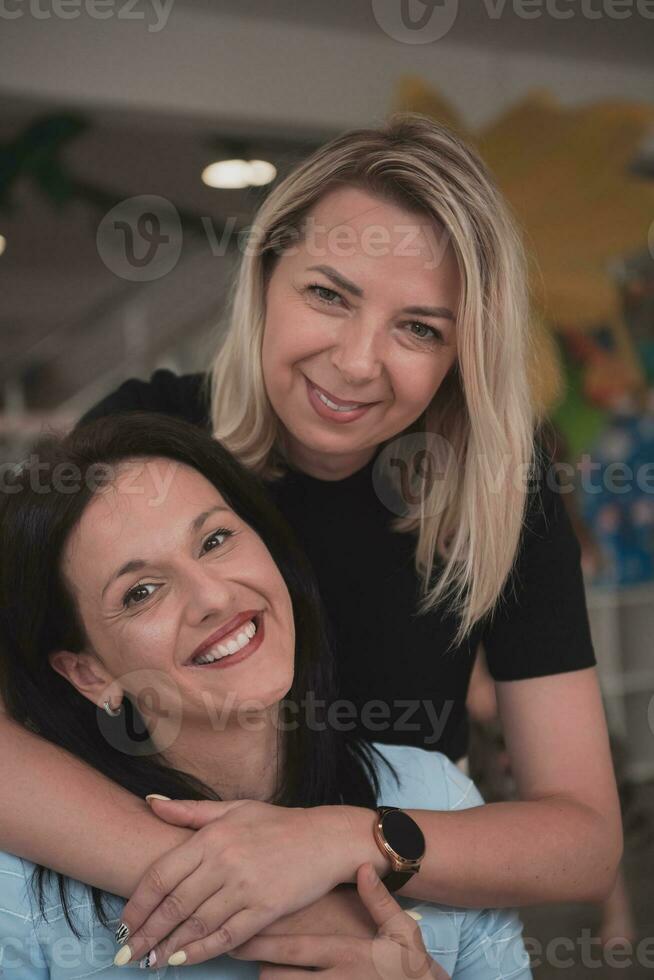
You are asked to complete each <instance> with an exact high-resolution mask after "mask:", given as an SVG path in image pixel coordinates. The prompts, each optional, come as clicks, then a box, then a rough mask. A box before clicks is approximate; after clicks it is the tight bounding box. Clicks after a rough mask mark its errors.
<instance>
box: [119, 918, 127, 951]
mask: <svg viewBox="0 0 654 980" xmlns="http://www.w3.org/2000/svg"><path fill="white" fill-rule="evenodd" d="M128 937H129V926H126V925H125V923H124V922H121V923H120V925H119V926H118V928H117V929H116V942H117V943H120V945H121V946H122V944H123V943H124V942H125V941H126V940H127V939H128Z"/></svg>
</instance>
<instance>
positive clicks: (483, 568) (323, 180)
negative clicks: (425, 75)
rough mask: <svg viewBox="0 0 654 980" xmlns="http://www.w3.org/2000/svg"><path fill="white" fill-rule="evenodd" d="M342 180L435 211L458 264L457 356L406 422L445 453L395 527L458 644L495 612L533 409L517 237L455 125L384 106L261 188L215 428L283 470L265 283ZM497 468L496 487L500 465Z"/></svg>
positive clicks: (428, 599) (222, 358) (522, 503)
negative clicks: (449, 616)
mask: <svg viewBox="0 0 654 980" xmlns="http://www.w3.org/2000/svg"><path fill="white" fill-rule="evenodd" d="M339 186H356V187H359V188H362V189H364V190H367V191H368V192H370V193H373V194H375V195H377V196H380V197H382V198H384V199H386V200H388V201H390V202H392V203H394V204H398V205H400V206H401V207H403V208H405V209H408V210H410V211H412V212H417V213H420V214H422V215H425V216H427V217H428V218H429V219H430V220H431V221H432V222H433V221H434V220H435V221H437V222H438V223H439V225H440V226H441V227H442V228H444V229H445V231H446V234H447V236H448V238H449V242H450V245H451V247H452V248H453V250H454V254H455V256H456V260H457V263H458V267H459V273H460V277H461V294H462V295H461V301H460V307H459V311H458V317H457V323H456V335H457V348H458V360H457V363H456V364H455V366H454V369H453V370H451V371H450V372H449V373H448V375H447V376H446V378H445V379H444V380H443V382H442V383H441V385H440V387H439V388H438V390H437V391H436V393H435V395H434V398H433V400H432V402H431V403H430V405H429V406H428V408H427V409H426V411H425V412H424V414H423V415H422V416H421V418H420V419H418V420H416V422H415V423H414V424H413V425H412V426H410V427H409V429H407V430H406V433H407V434H408V433H409V432H410V433H417V434H418V438H419V434H420V433H423V434H425V438H426V439H428V437H429V434H430V433H436V434H437V435H438V436H439V437H442V439H444V440H446V442H447V444H449V446H450V447H451V449H452V452H451V453H450V454H449V456H448V459H447V462H446V466H445V470H444V472H443V473H442V474H439V475H440V476H441V479H440V481H439V482H438V483H433V484H432V486H431V487H427V485H426V483H424V482H423V488H424V489H423V492H422V498H421V500H420V506H419V512H418V513H417V514H412V515H411V516H404V517H400V518H397V519H396V520H395V522H394V527H395V529H396V530H398V531H403V532H413V533H415V534H416V535H417V545H416V552H415V561H416V569H417V571H418V573H419V575H420V577H421V579H422V586H423V593H422V599H421V601H420V605H419V611H420V612H425V611H427V610H429V609H433V608H434V607H435V606H436V605H437V604H440V603H442V602H444V601H445V600H449V602H450V609H451V610H452V611H454V612H455V613H456V614H457V617H458V620H459V625H458V629H457V634H456V637H455V641H454V642H456V643H461V642H463V640H464V639H465V638H466V636H467V634H468V632H469V631H470V630H471V629H472V627H473V626H474V625H475V623H477V622H478V621H479V620H481V619H482V617H484V616H486V614H488V613H491V614H492V612H493V611H494V609H495V607H496V605H497V600H498V598H499V597H500V593H501V592H502V589H503V586H504V584H505V582H506V581H507V579H508V577H509V574H510V572H511V569H512V567H513V564H514V560H515V557H516V553H517V549H518V546H519V541H520V535H521V529H522V525H523V521H524V516H525V508H526V504H527V496H528V486H527V482H526V480H525V476H527V477H528V478H529V479H530V478H531V477H532V475H533V472H532V468H533V465H534V460H535V423H536V417H535V411H534V407H533V403H532V399H531V395H530V389H529V381H528V371H527V363H528V345H529V332H528V297H527V275H526V257H525V254H524V251H523V247H522V243H521V240H520V236H519V234H518V232H517V229H516V226H515V224H514V220H513V218H512V216H511V214H510V213H509V210H508V207H507V205H506V203H505V201H504V199H503V197H502V195H501V193H500V192H499V190H498V188H497V186H496V185H495V183H494V181H493V179H492V178H491V176H490V175H489V173H488V171H487V169H486V167H485V165H484V164H483V163H482V161H481V159H480V158H479V156H478V155H477V154H476V152H475V151H474V150H472V149H471V148H470V147H468V146H466V145H465V144H464V143H463V142H462V141H461V140H460V139H459V137H457V136H456V135H455V134H454V133H453V132H451V131H450V130H449V129H447V128H446V127H445V126H442V125H439V124H438V123H436V122H434V121H433V120H431V119H429V118H428V117H426V116H422V115H420V114H418V113H412V112H398V113H394V114H393V115H392V116H391V117H390V118H389V119H388V120H387V121H386V123H385V124H384V125H382V126H381V127H379V128H377V129H358V130H353V131H349V132H346V133H343V134H342V135H340V136H338V137H336V138H335V139H333V140H331V141H330V142H329V143H327V144H325V145H324V146H322V147H320V148H319V149H318V150H317V151H315V152H314V153H313V154H312V155H311V156H310V157H308V158H307V159H306V160H304V161H303V162H302V163H301V164H300V165H299V166H297V167H296V168H295V169H294V170H293V171H292V173H290V174H289V175H288V176H287V177H286V178H285V179H284V180H282V181H281V182H280V183H279V184H278V185H277V186H276V187H275V188H274V189H273V190H272V191H271V193H270V195H269V196H268V197H267V199H266V200H265V201H264V203H263V205H262V206H261V208H260V209H259V211H258V212H257V215H256V217H255V220H254V224H253V226H252V229H251V236H250V240H249V242H248V246H247V248H246V249H245V252H244V255H243V257H242V259H241V262H240V267H239V270H238V275H237V279H236V282H235V288H234V291H233V293H232V297H231V305H230V309H229V312H228V322H229V328H228V330H227V333H226V336H225V339H224V342H223V344H222V346H221V348H220V349H219V351H218V353H217V355H216V358H215V361H214V363H213V365H212V370H211V382H210V385H211V405H212V409H211V416H212V424H213V431H214V436H215V438H217V439H219V440H220V441H221V442H222V443H223V444H224V445H225V446H226V447H227V448H228V449H229V450H231V451H232V452H233V453H234V454H235V455H236V456H237V457H238V458H239V459H240V460H241V461H242V462H243V463H244V464H245V465H246V466H248V467H249V468H251V469H253V470H254V471H256V472H258V473H259V474H261V475H262V476H263V477H265V478H268V479H270V478H274V477H276V476H279V475H281V473H283V466H284V450H283V439H282V432H281V426H280V425H279V422H278V419H277V416H276V415H275V414H274V412H273V409H272V407H271V405H270V402H269V400H268V397H267V394H266V390H265V387H264V380H263V372H262V366H261V344H262V337H263V331H264V323H265V292H266V286H267V282H268V280H269V277H270V274H271V272H272V270H273V268H274V265H275V262H276V259H277V257H278V256H279V254H280V250H281V249H283V247H284V246H285V245H287V244H288V242H289V240H293V243H294V244H296V243H297V240H298V237H301V231H300V229H301V228H302V227H303V222H304V221H305V219H306V217H307V215H308V212H309V211H310V210H311V209H312V208H313V207H314V206H315V205H316V204H317V203H318V201H319V200H320V199H321V198H322V197H323V196H324V195H325V194H326V193H328V192H329V191H332V190H335V189H336V188H337V187H339ZM294 236H295V237H294ZM401 435H403V433H398V434H397V435H396V436H395V437H394V438H397V436H401ZM427 444H428V443H427ZM507 468H508V470H507ZM507 472H508V479H502V480H501V486H500V489H499V490H498V485H497V479H498V474H502V473H504V474H507ZM517 473H520V474H523V476H522V477H521V479H520V480H517V479H515V474H517ZM437 563H439V564H441V566H442V567H441V568H440V569H439V574H438V575H436V574H435V571H436V567H435V566H436V564H437Z"/></svg>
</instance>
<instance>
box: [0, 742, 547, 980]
mask: <svg viewBox="0 0 654 980" xmlns="http://www.w3.org/2000/svg"><path fill="white" fill-rule="evenodd" d="M376 747H377V748H378V749H379V751H380V752H381V753H382V754H383V756H384V757H385V758H386V759H388V761H389V762H390V763H391V764H392V765H393V766H394V768H395V770H396V772H397V774H398V776H399V778H400V784H399V786H398V785H397V783H396V781H395V780H394V778H393V776H392V775H391V773H390V772H389V771H388V769H387V767H386V766H384V765H383V764H380V763H379V764H378V773H379V778H380V793H379V800H378V802H379V803H380V804H384V805H385V806H400V807H404V808H410V809H422V810H462V809H465V808H467V807H474V806H479V805H481V804H483V802H484V801H483V799H482V797H481V796H480V794H479V792H478V790H477V789H476V787H475V785H474V783H473V782H472V781H471V780H470V779H468V777H467V776H465V775H464V774H463V773H462V772H461V771H460V769H458V768H457V767H456V766H455V765H454V764H453V763H452V762H450V760H449V759H448V758H447V757H446V756H445V755H442V754H441V753H440V752H430V751H427V750H425V749H418V748H414V747H412V746H398V745H394V746H389V745H382V744H380V743H376ZM443 846H447V841H445V840H444V841H443ZM33 870H34V865H33V864H32V863H31V862H30V861H25V860H23V859H22V858H19V857H16V856H15V855H13V854H7V853H5V852H1V851H0V976H1V977H2V980H46V978H52V980H82V978H86V977H97V976H102V977H106V976H111V977H113V978H116V980H118V977H119V976H121V977H123V978H124V977H125V976H126V974H129V973H130V972H131V971H133V970H137V969H139V967H138V963H134V964H129V965H128V966H122V967H116V966H114V965H113V958H114V955H115V954H116V952H117V950H118V948H119V947H118V946H117V945H116V942H115V939H114V935H113V932H112V931H109V930H108V929H106V928H105V927H104V926H102V925H101V924H100V922H99V921H98V919H97V917H96V915H95V913H94V909H93V903H92V898H91V890H90V888H89V887H88V886H87V885H85V884H83V883H82V882H78V881H72V880H71V881H70V882H69V883H70V885H71V888H70V891H69V893H68V894H69V896H70V897H69V903H70V907H71V917H72V918H73V921H74V922H75V925H76V926H77V929H78V932H80V933H81V936H82V938H81V939H77V937H76V936H75V935H74V933H73V932H72V931H71V930H70V928H69V926H68V924H67V923H66V920H65V918H64V915H63V911H62V907H61V904H60V902H59V890H58V882H57V879H56V877H50V878H49V879H48V881H47V884H46V902H45V910H46V916H47V921H45V920H44V918H43V917H42V916H41V914H40V912H39V909H38V903H37V902H36V900H35V896H34V893H33V891H32V889H31V888H30V887H29V885H28V880H29V877H30V875H31V873H32V871H33ZM396 897H397V898H398V901H399V903H400V905H402V907H403V908H405V909H415V910H416V911H417V912H418V913H419V914H420V915H421V916H422V918H421V919H420V920H419V922H418V924H419V926H420V929H421V931H422V935H423V939H424V942H425V946H426V948H427V950H428V952H429V953H430V955H431V956H432V957H433V958H434V959H435V960H437V961H438V962H439V963H440V964H441V965H442V967H443V968H444V969H445V970H446V971H447V973H448V974H449V975H450V976H452V977H453V978H454V980H508V978H509V977H510V978H512V980H523V978H527V977H531V976H532V974H531V970H530V968H529V956H528V954H527V952H526V950H525V947H524V943H523V939H522V923H521V922H520V919H519V918H518V916H517V914H516V912H515V911H514V910H513V909H464V908H454V907H452V906H446V905H438V904H436V903H432V902H421V901H417V900H416V899H411V898H409V897H406V896H403V895H398V896H396ZM109 904H110V908H111V912H112V918H111V924H112V926H113V928H115V927H116V926H117V925H118V922H119V921H120V913H121V910H122V908H123V906H124V905H125V904H126V902H125V899H123V898H119V897H118V896H110V897H109ZM138 975H139V976H140V977H143V976H148V975H150V976H152V977H154V978H157V977H163V976H166V977H167V978H169V980H208V978H210V977H211V978H222V980H256V978H257V977H258V966H257V965H256V964H254V963H251V962H245V961H239V960H234V959H231V958H230V957H229V956H226V955H223V956H219V957H215V958H214V959H212V960H208V961H207V962H206V963H198V964H196V965H194V966H182V967H172V966H167V965H165V964H164V965H163V966H161V967H159V966H155V967H153V968H151V969H149V970H148V971H147V973H146V972H145V971H140V972H139V974H138Z"/></svg>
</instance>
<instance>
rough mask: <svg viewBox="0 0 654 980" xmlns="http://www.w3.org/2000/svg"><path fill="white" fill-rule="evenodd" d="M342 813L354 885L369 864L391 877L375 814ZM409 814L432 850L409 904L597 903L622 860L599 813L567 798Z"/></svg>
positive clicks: (412, 885) (408, 889)
mask: <svg viewBox="0 0 654 980" xmlns="http://www.w3.org/2000/svg"><path fill="white" fill-rule="evenodd" d="M336 809H337V808H334V810H336ZM338 809H340V810H341V811H342V814H341V817H340V822H341V828H342V829H343V823H342V820H343V818H345V821H346V826H347V828H348V831H349V840H350V845H349V846H350V854H351V857H350V869H351V874H352V877H351V878H350V879H349V880H352V881H353V880H354V875H355V874H356V867H358V866H359V865H360V864H362V863H363V862H364V861H373V862H374V863H375V866H376V867H377V870H378V871H380V872H381V874H382V875H383V874H384V873H387V872H388V870H389V867H390V866H389V864H388V863H387V861H386V859H385V858H384V857H383V856H382V855H381V853H380V851H379V850H378V848H377V846H376V844H375V842H374V840H373V836H372V820H373V819H374V813H373V811H371V810H366V809H363V808H357V807H340V808H338ZM407 813H409V814H411V816H413V818H414V819H415V820H416V821H417V823H418V824H419V825H420V827H421V829H422V831H423V833H424V836H425V840H426V842H427V847H426V854H425V858H424V861H423V862H422V866H421V869H420V872H419V874H417V875H415V876H414V877H413V878H412V879H411V880H410V881H409V882H408V883H407V884H406V885H405V886H404V887H403V888H402V891H401V894H402V895H406V896H408V897H410V898H417V899H422V900H426V901H432V902H439V903H442V904H445V905H458V906H463V907H464V908H482V907H492V908H504V907H508V906H522V905H533V904H541V903H547V902H565V901H598V900H601V899H602V898H603V896H604V894H605V893H608V891H609V890H610V887H611V884H612V882H613V880H614V878H615V873H616V871H617V866H618V863H619V860H620V855H621V846H622V845H621V840H620V839H619V838H620V835H619V834H617V835H616V832H615V830H614V829H613V828H611V827H610V826H609V824H608V823H607V822H606V821H604V820H603V819H602V818H601V816H600V815H599V814H597V813H596V812H595V811H593V810H591V809H590V808H589V807H586V806H584V805H583V804H581V803H578V802H575V801H572V800H569V799H565V798H558V797H557V798H554V797H552V798H549V799H544V800H535V801H519V802H511V803H490V804H487V805H485V806H477V807H471V808H470V809H466V810H457V811H451V810H449V811H434V810H407ZM334 816H335V817H336V818H337V820H336V822H337V823H338V822H339V819H338V815H337V814H336V813H334ZM616 836H617V837H618V840H616ZM342 846H343V845H342V844H341V847H342ZM380 861H381V865H380Z"/></svg>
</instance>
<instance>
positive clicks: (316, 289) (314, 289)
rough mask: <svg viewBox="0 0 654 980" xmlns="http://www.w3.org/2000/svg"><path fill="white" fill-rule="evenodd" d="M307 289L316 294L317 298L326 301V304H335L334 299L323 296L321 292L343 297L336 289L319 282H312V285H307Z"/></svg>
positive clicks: (322, 301) (339, 297)
mask: <svg viewBox="0 0 654 980" xmlns="http://www.w3.org/2000/svg"><path fill="white" fill-rule="evenodd" d="M307 289H308V290H309V292H311V293H313V294H314V296H315V297H316V299H317V300H319V301H320V302H321V303H324V304H325V305H326V306H333V305H334V301H333V300H330V299H326V298H325V297H324V296H321V295H320V294H321V293H331V294H332V296H336V297H337V298H338V299H341V294H340V293H337V292H336V290H335V289H330V288H329V286H321V285H320V284H319V283H317V282H314V283H311V285H310V286H307Z"/></svg>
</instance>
